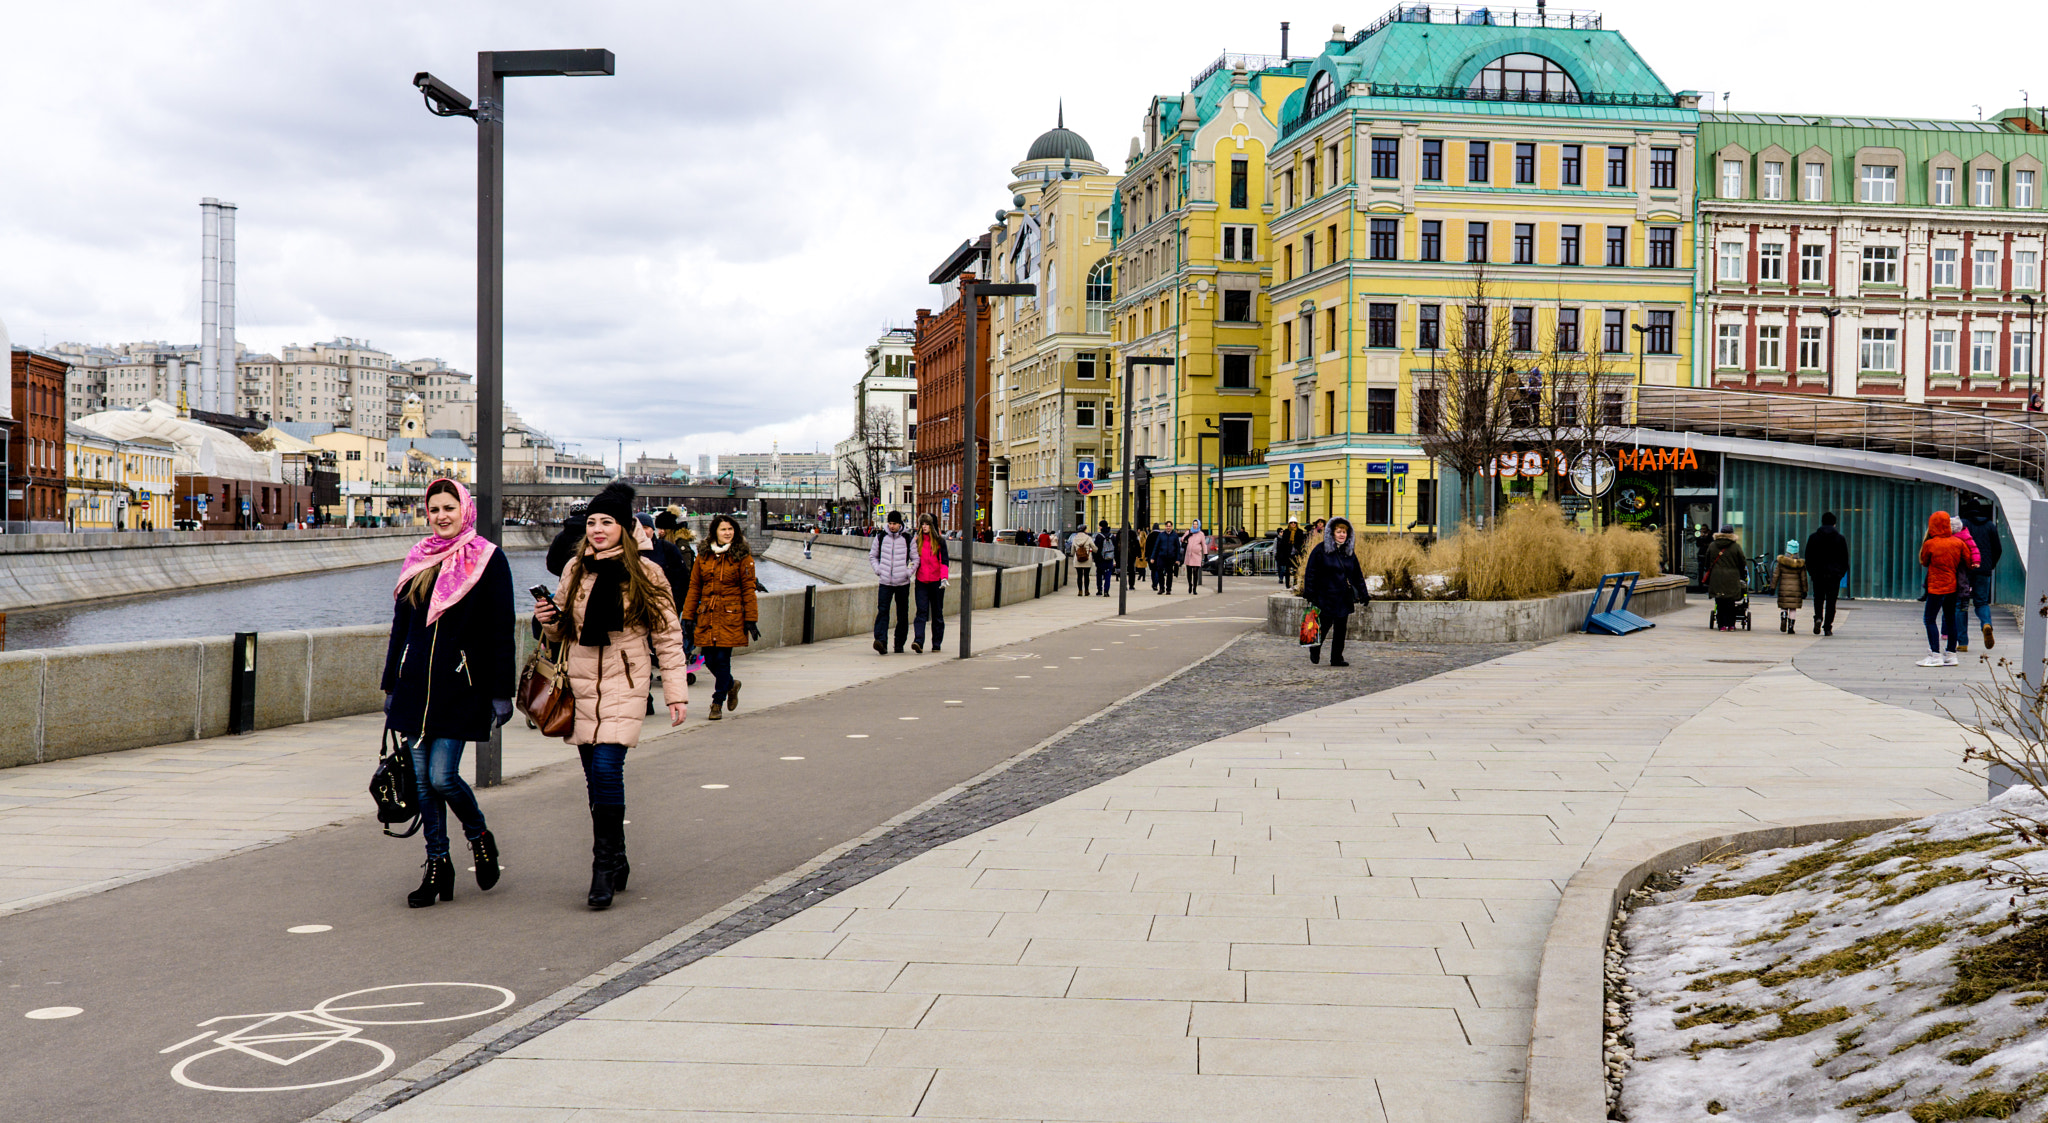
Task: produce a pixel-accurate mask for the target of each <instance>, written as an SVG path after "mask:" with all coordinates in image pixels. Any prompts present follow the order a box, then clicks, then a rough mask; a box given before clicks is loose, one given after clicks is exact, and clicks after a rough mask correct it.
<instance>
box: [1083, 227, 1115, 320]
mask: <svg viewBox="0 0 2048 1123" xmlns="http://www.w3.org/2000/svg"><path fill="white" fill-rule="evenodd" d="M1105 213H1106V212H1105ZM1110 268H1111V266H1110V264H1109V259H1108V258H1106V257H1105V258H1103V259H1102V260H1101V261H1098V262H1096V263H1095V266H1094V268H1092V269H1090V270H1088V291H1087V293H1085V294H1084V295H1085V297H1086V300H1087V302H1088V330H1089V331H1092V332H1106V331H1108V330H1109V305H1110V301H1111V299H1112V295H1113V294H1112V292H1111V289H1112V288H1113V286H1112V285H1111V284H1110V281H1111V274H1110Z"/></svg>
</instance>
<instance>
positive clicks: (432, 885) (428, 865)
mask: <svg viewBox="0 0 2048 1123" xmlns="http://www.w3.org/2000/svg"><path fill="white" fill-rule="evenodd" d="M421 864H422V866H423V867H424V868H425V869H426V871H427V872H426V875H425V876H423V877H421V878H420V887H419V888H418V889H415V890H413V891H412V892H410V893H407V894H406V895H405V903H406V904H408V905H410V906H412V907H413V908H416V909H423V908H426V907H428V906H430V905H432V904H433V903H434V900H435V898H437V897H438V898H439V899H441V900H443V901H452V900H454V899H455V863H453V862H451V861H449V860H448V858H447V856H446V855H443V856H441V857H439V858H428V859H427V860H426V861H425V862H423V863H421Z"/></svg>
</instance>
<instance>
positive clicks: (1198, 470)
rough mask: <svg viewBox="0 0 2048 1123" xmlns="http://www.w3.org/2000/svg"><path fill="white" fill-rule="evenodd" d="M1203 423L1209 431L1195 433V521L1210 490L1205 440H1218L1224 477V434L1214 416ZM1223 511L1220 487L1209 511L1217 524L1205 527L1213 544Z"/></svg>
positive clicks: (1219, 581)
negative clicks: (1204, 457)
mask: <svg viewBox="0 0 2048 1123" xmlns="http://www.w3.org/2000/svg"><path fill="white" fill-rule="evenodd" d="M1202 424H1203V425H1205V426H1207V427H1208V429H1209V431H1208V432H1206V433H1196V434H1195V521H1197V522H1200V521H1201V518H1202V493H1203V492H1205V491H1207V490H1209V472H1208V470H1207V468H1206V467H1204V465H1205V463H1206V462H1205V461H1204V460H1203V459H1202V442H1203V441H1215V442H1216V478H1217V479H1219V480H1221V479H1222V478H1223V434H1222V432H1221V431H1219V430H1218V429H1217V428H1216V419H1215V418H1213V417H1205V418H1203V419H1202ZM1222 511H1223V491H1222V489H1221V488H1220V487H1219V488H1218V489H1217V492H1216V506H1215V508H1214V509H1213V510H1211V511H1210V512H1209V521H1210V522H1211V523H1212V524H1217V525H1211V526H1208V527H1205V528H1203V529H1204V530H1206V531H1207V532H1208V533H1207V534H1206V535H1205V537H1207V538H1208V539H1209V541H1210V543H1211V544H1214V543H1215V541H1216V532H1217V529H1218V525H1220V524H1221V523H1222V521H1223V516H1222ZM1195 571H1196V573H1197V574H1199V573H1200V572H1201V565H1200V563H1197V564H1196V567H1195ZM1216 590H1217V591H1218V592H1222V591H1223V563H1222V562H1221V561H1218V562H1217V563H1216Z"/></svg>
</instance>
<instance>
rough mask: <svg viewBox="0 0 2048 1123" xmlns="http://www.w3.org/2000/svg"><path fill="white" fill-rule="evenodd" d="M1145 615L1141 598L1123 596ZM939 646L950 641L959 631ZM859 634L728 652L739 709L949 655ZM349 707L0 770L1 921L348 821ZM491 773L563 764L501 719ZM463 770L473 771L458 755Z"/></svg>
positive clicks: (1058, 625) (360, 753) (1014, 637)
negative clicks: (881, 652)
mask: <svg viewBox="0 0 2048 1123" xmlns="http://www.w3.org/2000/svg"><path fill="white" fill-rule="evenodd" d="M1132 603H1133V606H1134V607H1136V608H1143V607H1146V606H1147V605H1148V604H1149V601H1147V600H1139V599H1135V598H1134V600H1133V602H1132ZM1115 612H1116V600H1115V598H1113V597H1081V596H1074V595H1069V594H1065V593H1056V594H1053V595H1050V596H1047V597H1043V598H1039V599H1035V600H1028V601H1022V602H1019V603H1016V604H1013V605H1005V606H1003V607H1002V608H999V609H983V610H981V611H979V612H977V613H975V617H974V627H975V648H976V650H977V651H992V650H994V649H995V648H998V647H1002V646H1004V645H1006V644H1012V643H1016V642H1019V641H1022V640H1028V639H1033V638H1036V637H1038V636H1041V635H1045V634H1048V633H1050V632H1055V631H1059V630H1060V629H1063V628H1068V627H1072V626H1073V625H1075V624H1081V623H1086V622H1088V621H1091V620H1098V619H1101V618H1103V617H1105V616H1112V615H1114V614H1115ZM949 623H951V624H952V626H951V627H949V629H948V633H949V634H948V637H947V638H948V639H954V638H955V636H956V635H957V622H949ZM869 642H870V641H869V639H868V637H865V636H851V637H846V638H842V639H835V640H826V641H824V642H821V643H816V644H812V645H810V646H808V647H804V646H798V647H782V648H771V649H768V650H765V651H760V652H755V653H746V652H742V653H740V656H739V657H738V658H737V659H736V660H735V661H734V663H733V670H734V673H735V674H736V675H738V676H739V677H740V678H741V680H742V681H744V682H745V683H746V702H747V707H748V709H749V710H754V709H766V708H768V707H771V706H776V705H780V704H783V703H786V702H792V701H796V700H798V699H801V698H810V697H815V696H817V695H820V694H825V693H829V692H831V691H834V690H840V689H844V688H846V687H849V686H858V685H859V684H861V683H864V682H872V681H874V680H875V679H878V678H881V677H883V676H885V675H892V674H901V673H904V672H906V671H911V670H914V669H916V668H918V667H921V666H925V665H927V663H928V661H930V660H933V659H938V658H950V657H951V654H950V652H949V653H948V654H946V655H944V656H941V655H932V654H927V655H924V656H916V655H905V656H900V657H899V656H895V655H890V656H886V657H883V656H877V655H876V654H875V653H874V650H873V649H872V648H871V647H870V646H869ZM709 687H710V681H709V678H708V677H704V678H701V679H700V681H699V683H698V685H697V687H696V688H694V689H693V691H692V699H693V701H694V702H695V703H696V704H695V705H693V706H692V707H691V713H690V720H689V722H688V723H686V724H685V725H684V726H683V727H682V728H681V729H679V730H678V729H672V728H671V727H670V726H669V724H668V720H667V716H666V715H665V714H664V715H663V716H661V717H659V718H650V719H649V720H648V722H647V725H646V727H645V731H644V732H643V733H642V734H641V742H642V744H646V743H649V742H652V741H654V740H656V739H659V738H665V737H682V736H688V735H690V734H691V733H694V732H696V731H697V730H700V729H703V728H704V724H705V723H704V718H703V715H704V712H705V707H706V706H707V705H708V703H709V701H710V692H709ZM383 725H384V723H383V717H382V715H380V714H361V715H357V716H353V717H345V718H335V719H332V720H329V721H317V722H310V723H307V724H303V725H291V726H283V727H280V728H277V729H268V730H264V731H262V732H259V733H252V734H246V735H243V736H230V737H215V738H210V739H207V740H203V741H183V742H179V743H177V744H171V745H161V746H156V747H152V748H143V749H127V750H123V751H121V752H113V753H102V754H99V755H95V756H86V757H77V758H73V759H70V760H60V761H50V762H47V763H43V764H29V765H22V766H19V767H15V768H7V769H0V837H4V838H6V839H7V844H6V846H5V848H4V851H0V916H4V915H7V914H10V913H15V912H21V911H24V910H27V909H32V908H36V907H39V906H41V905H46V904H51V903H54V902H57V901H62V900H69V899H71V898H73V897H77V896H82V895H85V894H89V893H96V892H100V891H102V890H106V889H111V888H113V887H115V886H117V885H122V884H126V883H128V882H131V881H135V880H139V879H141V878H146V877H154V876H157V875H159V874H163V873H167V872H169V871H171V870H175V869H179V868H182V867H184V866H188V865H191V864H193V863H195V862H202V861H211V860H213V859H216V858H220V857H223V856H226V855H228V854H233V853H236V852H238V851H243V850H248V849H252V848H255V847H260V846H267V845H269V844H271V843H274V842H277V841H279V840H281V839H285V838H290V837H292V836H294V835H297V834H300V833H302V832H305V831H308V830H312V829H314V828H317V827H322V826H327V825H329V824H332V823H338V822H342V821H344V820H348V819H354V818H358V817H360V816H362V815H363V814H364V813H366V812H367V811H369V810H370V804H369V796H368V794H367V792H366V788H367V786H368V784H369V779H370V773H371V772H372V771H373V770H374V769H375V767H376V760H377V751H378V745H379V742H380V739H381V737H382V730H383ZM504 745H505V749H504V775H505V779H506V781H507V782H508V783H509V782H516V781H517V780H518V778H519V777H521V776H525V775H528V774H531V773H532V772H534V771H535V770H537V769H540V768H544V767H547V766H548V765H551V764H556V763H561V762H564V761H569V760H573V759H575V758H576V751H575V749H573V748H571V747H569V746H567V745H565V744H564V743H562V742H560V741H555V740H549V739H548V738H545V737H542V736H541V735H540V734H539V733H537V732H535V731H532V730H529V729H527V728H526V725H525V722H524V721H523V720H521V719H515V720H514V721H513V722H512V723H511V724H509V725H507V726H506V727H505V735H504ZM463 771H464V775H465V776H469V775H473V768H472V767H471V765H470V762H468V761H465V762H464V769H463Z"/></svg>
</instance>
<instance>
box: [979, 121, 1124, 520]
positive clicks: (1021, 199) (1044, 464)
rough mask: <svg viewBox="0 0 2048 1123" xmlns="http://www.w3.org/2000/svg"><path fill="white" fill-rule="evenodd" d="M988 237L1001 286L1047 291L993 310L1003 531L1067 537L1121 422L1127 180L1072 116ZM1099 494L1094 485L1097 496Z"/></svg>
mask: <svg viewBox="0 0 2048 1123" xmlns="http://www.w3.org/2000/svg"><path fill="white" fill-rule="evenodd" d="M1010 176H1011V179H1010V185H1009V189H1010V193H1011V194H1010V206H1009V207H1008V208H1006V209H1004V210H1002V211H1000V212H998V217H997V220H996V223H995V225H994V226H992V227H991V228H990V230H989V236H990V248H991V257H992V259H993V261H992V266H991V267H992V268H993V269H994V270H995V276H994V277H993V278H991V279H993V280H995V281H998V282H1000V283H1005V284H1032V285H1037V286H1038V293H1037V295H1036V296H1028V297H1025V296H1014V297H1003V298H999V299H997V300H995V301H992V302H991V304H990V312H991V314H992V316H993V317H994V320H993V323H992V324H991V330H992V332H993V338H994V343H993V346H994V348H995V354H994V356H993V358H992V361H991V364H990V377H991V378H993V379H994V381H995V385H994V386H993V387H992V388H991V394H992V396H993V398H994V405H993V407H992V409H993V411H994V424H995V433H994V434H993V438H992V442H991V452H992V455H993V456H994V458H995V464H994V483H993V485H992V486H993V487H994V488H995V489H996V491H997V492H998V493H999V494H998V496H997V497H996V498H997V502H996V503H995V506H994V509H995V510H996V511H997V512H998V517H997V520H996V521H997V528H998V529H1009V528H1012V527H1028V528H1030V529H1032V530H1051V531H1059V530H1062V529H1066V528H1071V527H1074V526H1077V525H1080V523H1081V522H1082V521H1083V520H1084V519H1085V518H1086V517H1087V506H1088V505H1087V503H1086V501H1085V500H1084V499H1083V497H1082V496H1081V494H1080V491H1079V483H1080V471H1081V467H1080V466H1081V465H1082V464H1083V463H1085V464H1087V465H1088V466H1089V469H1090V470H1091V471H1093V470H1096V469H1097V468H1098V467H1099V466H1100V465H1102V464H1104V463H1105V461H1106V457H1105V456H1104V454H1103V449H1104V443H1105V442H1106V441H1107V440H1108V439H1109V438H1110V436H1111V435H1112V434H1113V431H1114V425H1115V422H1116V410H1115V400H1116V395H1115V382H1114V380H1113V377H1112V373H1113V370H1114V367H1113V363H1112V358H1113V356H1112V353H1111V340H1110V319H1111V313H1110V307H1111V300H1112V293H1113V280H1114V278H1113V273H1114V269H1115V265H1114V262H1112V261H1111V260H1110V253H1111V250H1112V247H1113V244H1114V241H1113V231H1114V214H1113V206H1114V203H1115V196H1116V185H1117V177H1116V176H1113V175H1110V174H1109V172H1108V169H1106V168H1104V167H1103V166H1102V165H1101V164H1099V163H1096V161H1095V153H1094V150H1093V149H1092V148H1090V147H1089V144H1088V142H1087V141H1086V140H1084V139H1082V137H1081V135H1080V134H1079V133H1076V132H1074V131H1073V130H1071V129H1069V128H1067V127H1066V120H1065V114H1064V113H1062V114H1061V116H1060V119H1059V123H1058V124H1057V125H1056V126H1055V127H1054V128H1053V129H1051V130H1050V131H1048V132H1046V133H1045V134H1043V135H1041V136H1040V137H1038V139H1037V140H1035V141H1033V142H1032V144H1031V147H1030V149H1028V150H1027V151H1026V153H1025V157H1024V160H1023V161H1022V162H1021V163H1019V164H1017V165H1016V166H1015V167H1014V168H1012V169H1010ZM1091 487H1092V485H1091Z"/></svg>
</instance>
